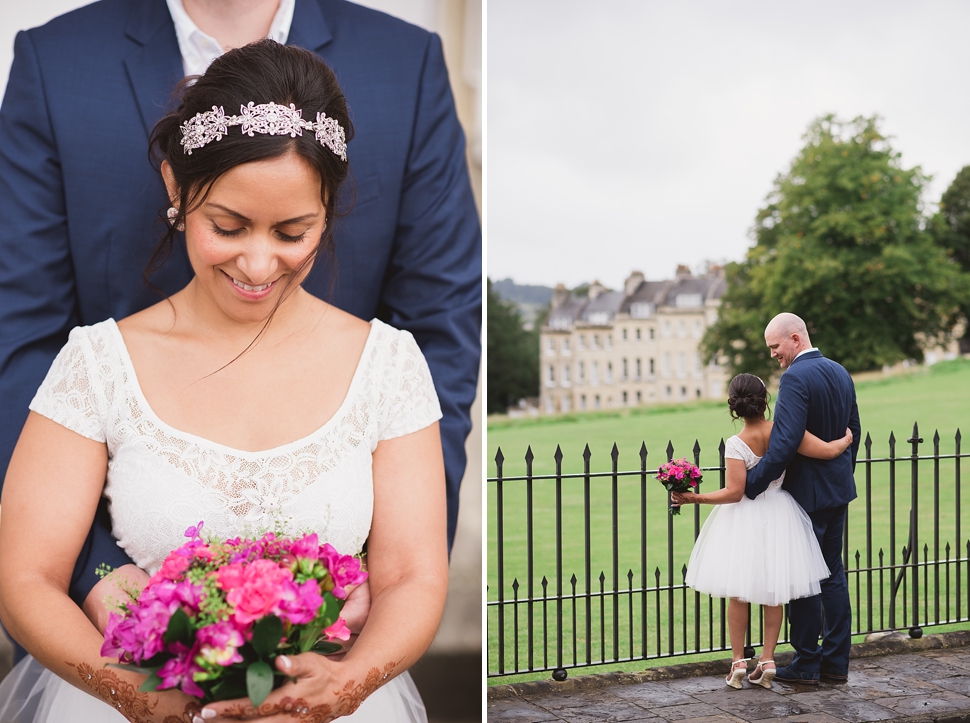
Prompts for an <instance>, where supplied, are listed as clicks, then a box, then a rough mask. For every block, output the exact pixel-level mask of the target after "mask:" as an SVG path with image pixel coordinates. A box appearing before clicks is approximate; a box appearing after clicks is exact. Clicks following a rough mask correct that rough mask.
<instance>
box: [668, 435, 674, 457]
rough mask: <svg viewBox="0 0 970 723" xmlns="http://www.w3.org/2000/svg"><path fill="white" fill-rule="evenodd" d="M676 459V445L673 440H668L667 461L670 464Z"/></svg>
mask: <svg viewBox="0 0 970 723" xmlns="http://www.w3.org/2000/svg"><path fill="white" fill-rule="evenodd" d="M673 458H674V443H673V442H672V441H671V440H669V439H668V440H667V461H668V462H669V461H670V460H672V459H673Z"/></svg>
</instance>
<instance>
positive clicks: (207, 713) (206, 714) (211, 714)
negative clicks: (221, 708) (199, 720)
mask: <svg viewBox="0 0 970 723" xmlns="http://www.w3.org/2000/svg"><path fill="white" fill-rule="evenodd" d="M202 717H203V718H206V719H208V718H215V717H216V712H215V711H214V710H212V708H203V709H202Z"/></svg>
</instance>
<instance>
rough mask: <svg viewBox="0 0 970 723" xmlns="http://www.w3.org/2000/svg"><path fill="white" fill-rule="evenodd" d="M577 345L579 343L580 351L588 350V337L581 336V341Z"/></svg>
mask: <svg viewBox="0 0 970 723" xmlns="http://www.w3.org/2000/svg"><path fill="white" fill-rule="evenodd" d="M577 343H578V345H579V348H580V349H585V348H586V335H585V334H580V335H579V341H578V342H577Z"/></svg>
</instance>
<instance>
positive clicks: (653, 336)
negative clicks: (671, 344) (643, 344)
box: [650, 326, 657, 341]
mask: <svg viewBox="0 0 970 723" xmlns="http://www.w3.org/2000/svg"><path fill="white" fill-rule="evenodd" d="M656 338H657V337H656V336H655V335H654V329H653V327H652V326H651V327H650V341H653V340H654V339H656Z"/></svg>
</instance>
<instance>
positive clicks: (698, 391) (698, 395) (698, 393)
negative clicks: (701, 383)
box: [697, 389, 701, 399]
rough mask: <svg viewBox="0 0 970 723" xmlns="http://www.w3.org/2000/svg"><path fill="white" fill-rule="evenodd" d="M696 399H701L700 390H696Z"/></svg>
mask: <svg viewBox="0 0 970 723" xmlns="http://www.w3.org/2000/svg"><path fill="white" fill-rule="evenodd" d="M697 398H698V399H700V398H701V390H700V389H698V390H697Z"/></svg>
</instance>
